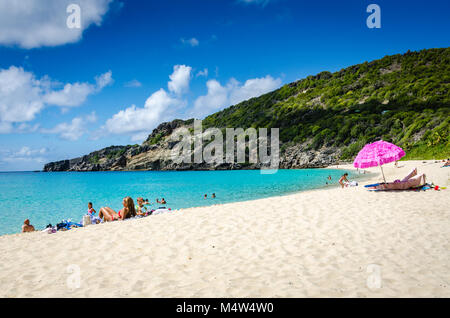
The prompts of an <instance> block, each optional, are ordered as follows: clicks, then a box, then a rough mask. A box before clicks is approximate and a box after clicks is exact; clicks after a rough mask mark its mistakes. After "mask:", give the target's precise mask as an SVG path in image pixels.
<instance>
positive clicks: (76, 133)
mask: <svg viewBox="0 0 450 318" xmlns="http://www.w3.org/2000/svg"><path fill="white" fill-rule="evenodd" d="M96 121H97V116H96V115H95V113H94V112H93V113H91V114H90V115H87V116H84V117H75V118H74V119H72V121H71V122H70V123H60V124H58V125H57V126H56V127H54V128H52V129H41V132H42V133H44V134H57V135H59V136H60V137H61V138H62V139H65V140H71V141H75V140H78V139H80V137H81V136H83V135H84V134H85V133H86V130H87V129H88V125H89V124H91V123H94V122H96Z"/></svg>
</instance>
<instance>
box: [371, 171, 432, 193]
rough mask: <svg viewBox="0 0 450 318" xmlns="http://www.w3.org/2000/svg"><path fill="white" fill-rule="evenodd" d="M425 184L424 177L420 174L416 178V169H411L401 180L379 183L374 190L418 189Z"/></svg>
mask: <svg viewBox="0 0 450 318" xmlns="http://www.w3.org/2000/svg"><path fill="white" fill-rule="evenodd" d="M425 183H426V176H425V175H424V174H421V175H420V176H417V168H415V169H413V171H411V172H410V173H409V174H408V175H407V176H406V177H405V178H403V179H402V180H395V181H394V182H387V183H380V184H378V185H375V186H374V187H373V189H375V190H408V189H411V188H418V187H420V186H423V185H424V184H425Z"/></svg>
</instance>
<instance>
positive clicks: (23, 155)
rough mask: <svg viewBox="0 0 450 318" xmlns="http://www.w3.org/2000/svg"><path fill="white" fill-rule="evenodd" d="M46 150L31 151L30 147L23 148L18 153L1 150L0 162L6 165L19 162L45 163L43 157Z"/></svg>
mask: <svg viewBox="0 0 450 318" xmlns="http://www.w3.org/2000/svg"><path fill="white" fill-rule="evenodd" d="M47 152H48V149H47V148H39V149H31V148H30V147H27V146H23V147H22V148H21V149H20V150H18V151H11V150H3V151H2V157H1V159H0V160H1V161H3V162H8V163H17V162H18V161H20V162H36V163H39V164H42V163H44V162H46V158H45V157H44V156H45V154H47Z"/></svg>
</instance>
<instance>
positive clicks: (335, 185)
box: [0, 164, 377, 237]
mask: <svg viewBox="0 0 450 318" xmlns="http://www.w3.org/2000/svg"><path fill="white" fill-rule="evenodd" d="M340 166H342V168H334V167H333V166H329V167H325V168H302V169H278V170H307V169H312V170H316V169H321V170H342V171H344V170H347V171H349V170H354V171H353V173H355V174H356V172H355V170H356V168H354V167H353V166H351V165H350V164H347V165H340ZM240 170H245V169H240ZM240 170H236V171H240ZM247 170H259V169H247ZM187 171H230V170H187ZM21 172H28V173H32V172H33V171H18V172H17V173H21ZM61 172H69V173H72V172H74V173H86V172H93V173H96V172H152V171H149V170H145V171H59V172H56V173H61ZM157 172H159V170H158V171H157ZM161 172H179V171H177V170H161ZM374 175H377V173H370V172H367V174H366V175H363V174H360V173H359V174H357V175H356V178H355V181H358V183H360V182H366V181H368V180H369V179H370V178H371V177H372V178H373V176H374ZM339 187H340V185H339V184H338V183H337V182H336V181H334V182H333V183H332V184H328V185H321V186H317V187H314V188H311V189H306V190H295V191H290V192H286V193H283V194H273V195H269V196H266V197H261V198H253V199H244V200H238V201H232V202H226V203H215V204H210V205H201V206H192V207H186V208H179V209H171V212H182V211H183V210H187V209H197V208H207V207H214V206H223V205H228V204H234V203H240V202H252V201H257V200H263V199H270V198H277V197H284V196H289V195H295V194H299V193H304V192H309V191H320V190H329V189H334V188H339ZM82 216H83V215H80V216H79V218H80V219H81V218H82ZM139 219H141V218H137V219H131V220H127V221H136V220H139ZM78 229H81V228H74V229H72V230H78ZM43 230H44V229H43V228H42V229H37V230H36V231H35V232H42V231H43ZM72 230H71V231H72ZM64 232H65V231H64ZM57 233H63V231H61V232H60V231H58V232H57ZM22 234H25V235H26V234H29V233H21V232H17V233H8V234H1V235H0V237H3V236H9V235H22ZM53 234H56V233H53Z"/></svg>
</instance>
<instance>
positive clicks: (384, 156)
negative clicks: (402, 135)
mask: <svg viewBox="0 0 450 318" xmlns="http://www.w3.org/2000/svg"><path fill="white" fill-rule="evenodd" d="M404 155H405V151H403V149H402V148H400V147H398V146H396V145H394V144H391V143H390V142H387V141H383V140H380V141H376V142H373V143H371V144H367V145H365V146H364V148H363V149H361V151H360V152H359V153H358V155H357V156H356V158H355V161H354V162H353V166H354V167H355V168H360V169H365V168H371V167H376V166H380V168H381V173H382V174H383V179H384V182H386V178H385V177H384V172H383V167H382V165H383V164H385V163H389V162H393V161H397V160H400V158H402V157H403V156H404Z"/></svg>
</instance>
